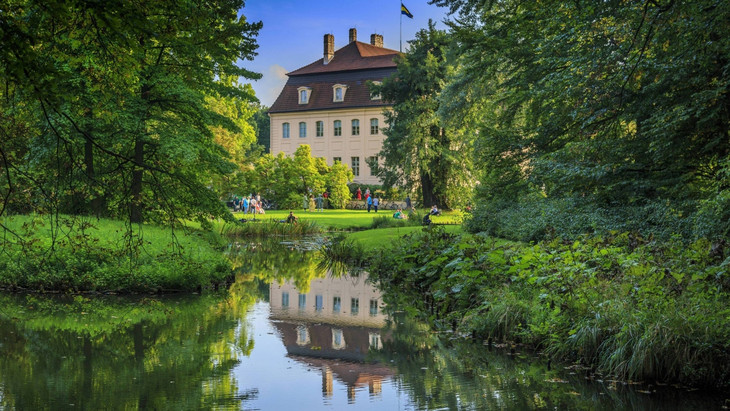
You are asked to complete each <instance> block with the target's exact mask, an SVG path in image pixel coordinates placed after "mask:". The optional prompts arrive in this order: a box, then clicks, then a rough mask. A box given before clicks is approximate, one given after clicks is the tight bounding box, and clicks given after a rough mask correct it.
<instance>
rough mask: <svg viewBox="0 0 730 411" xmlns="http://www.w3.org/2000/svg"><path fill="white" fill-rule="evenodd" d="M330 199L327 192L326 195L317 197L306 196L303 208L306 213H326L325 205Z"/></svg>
mask: <svg viewBox="0 0 730 411" xmlns="http://www.w3.org/2000/svg"><path fill="white" fill-rule="evenodd" d="M328 198H329V194H328V193H327V192H326V191H325V192H324V193H322V194H320V195H318V196H317V197H315V196H314V195H313V194H310V195H309V196H307V195H306V194H305V195H304V198H303V200H304V201H303V202H302V208H303V209H304V211H315V210H316V211H318V212H321V213H323V212H324V205H325V204H324V203H325V201H327V199H328Z"/></svg>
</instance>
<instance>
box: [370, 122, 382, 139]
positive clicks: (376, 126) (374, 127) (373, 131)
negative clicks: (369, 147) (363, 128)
mask: <svg viewBox="0 0 730 411" xmlns="http://www.w3.org/2000/svg"><path fill="white" fill-rule="evenodd" d="M377 134H380V120H378V119H377V118H371V119H370V135H371V136H374V135H377Z"/></svg>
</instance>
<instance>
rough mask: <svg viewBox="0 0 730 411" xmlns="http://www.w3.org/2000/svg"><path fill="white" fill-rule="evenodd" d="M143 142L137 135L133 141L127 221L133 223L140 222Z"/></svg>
mask: <svg viewBox="0 0 730 411" xmlns="http://www.w3.org/2000/svg"><path fill="white" fill-rule="evenodd" d="M143 162H144V142H143V141H142V137H141V136H138V137H137V138H136V139H135V141H134V165H133V167H134V168H133V170H132V184H131V192H132V203H131V205H130V212H129V221H130V222H131V223H135V224H141V223H142V174H143V173H144V170H143V168H142V163H143Z"/></svg>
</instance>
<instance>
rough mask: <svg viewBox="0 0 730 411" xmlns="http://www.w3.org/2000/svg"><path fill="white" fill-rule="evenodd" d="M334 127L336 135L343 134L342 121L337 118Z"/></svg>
mask: <svg viewBox="0 0 730 411" xmlns="http://www.w3.org/2000/svg"><path fill="white" fill-rule="evenodd" d="M334 129H335V135H336V136H341V135H342V121H340V120H335V124H334Z"/></svg>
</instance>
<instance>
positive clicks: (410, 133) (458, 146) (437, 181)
mask: <svg viewBox="0 0 730 411" xmlns="http://www.w3.org/2000/svg"><path fill="white" fill-rule="evenodd" d="M448 44H449V36H448V34H447V33H446V32H445V31H443V30H437V29H436V28H435V25H434V23H433V22H430V21H429V26H428V28H426V29H422V30H420V31H419V32H418V33H416V38H415V39H414V40H412V41H410V50H409V51H408V53H406V54H403V55H402V56H400V57H399V58H397V60H396V61H397V63H398V70H397V72H396V73H395V74H394V75H393V76H391V77H389V78H386V79H385V80H384V81H383V83H382V85H380V86H374V90H375V92H378V93H380V94H381V95H382V97H383V99H384V100H387V101H389V102H391V103H392V104H393V109H392V111H386V112H385V121H386V124H387V126H388V127H387V128H385V129H384V133H385V135H386V138H385V140H384V141H383V148H382V150H381V152H380V154H379V155H378V158H382V159H383V161H382V164H371V165H370V166H371V167H375V168H374V169H375V170H377V172H376V175H377V176H378V177H379V178H381V179H382V181H383V184H384V185H385V186H386V187H392V186H403V187H405V188H406V190H407V191H409V192H410V191H415V192H418V193H419V194H420V195H419V198H418V200H419V201H420V202H421V204H424V205H427V206H431V205H433V204H436V205H438V206H439V207H441V208H452V207H454V206H459V205H463V204H465V203H466V202H467V201H468V199H469V197H470V196H471V188H472V186H473V181H472V180H473V178H472V165H471V164H472V162H471V155H470V153H471V147H472V144H471V141H470V140H469V138H468V137H467V135H466V134H464V133H462V132H461V131H460V130H457V129H453V128H449V127H446V126H445V125H444V124H445V123H446V121H444V120H443V119H442V118H441V117H439V116H438V115H437V113H438V110H439V106H440V93H441V88H442V87H443V82H444V79H445V78H446V77H447V76H448V75H449V73H450V72H451V71H453V69H454V66H453V63H452V62H451V60H450V59H449V56H448V55H447V51H448Z"/></svg>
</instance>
